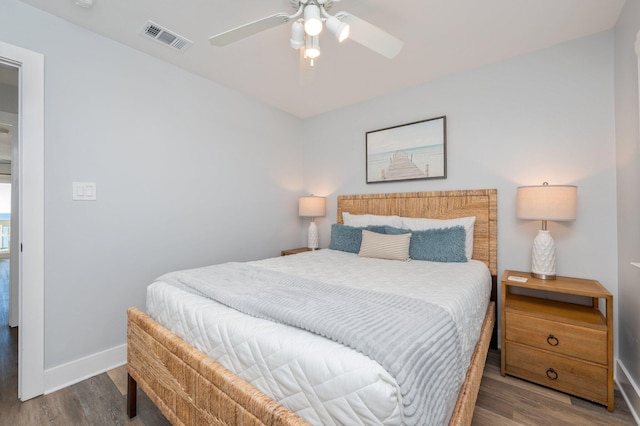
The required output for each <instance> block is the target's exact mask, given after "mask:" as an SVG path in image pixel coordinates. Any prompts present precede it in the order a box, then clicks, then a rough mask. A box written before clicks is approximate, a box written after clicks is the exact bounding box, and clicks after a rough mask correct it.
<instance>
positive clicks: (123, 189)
mask: <svg viewBox="0 0 640 426" xmlns="http://www.w3.org/2000/svg"><path fill="white" fill-rule="evenodd" d="M0 10H2V13H0V40H2V41H5V42H7V43H11V44H14V45H17V46H21V47H24V48H26V49H30V50H33V51H37V52H40V53H43V54H44V55H45V70H46V74H45V121H46V123H45V132H46V133H45V259H46V260H45V335H46V337H45V368H46V369H52V368H54V367H57V366H61V365H63V364H65V363H69V362H74V361H76V360H78V359H80V358H82V357H85V356H90V355H93V354H96V353H99V352H101V351H105V350H109V349H110V348H114V347H121V345H123V344H124V343H125V335H126V308H127V307H129V306H134V305H135V306H138V307H144V297H145V288H146V286H147V285H148V284H149V283H150V282H151V281H152V280H153V279H154V278H155V277H157V276H158V275H160V274H162V273H164V272H166V271H169V270H173V269H178V268H187V267H195V266H198V265H204V264H210V263H214V262H223V261H228V260H248V259H256V258H262V257H267V256H275V255H278V254H279V252H280V250H281V249H283V248H289V247H295V246H297V244H298V243H299V240H300V233H301V222H300V220H299V219H298V217H297V211H296V203H297V197H298V195H299V194H300V192H301V191H302V167H301V162H302V161H301V160H302V150H301V147H300V146H299V142H298V141H299V139H300V124H301V123H300V121H299V120H298V119H297V118H294V117H292V116H290V115H288V114H285V113H282V112H280V111H277V110H275V109H273V108H271V107H268V106H265V105H263V104H260V103H257V102H255V101H253V100H250V99H248V98H246V97H244V96H242V95H240V94H238V93H236V92H233V91H231V90H229V89H226V88H224V87H221V86H219V85H216V84H214V83H211V82H209V81H206V80H204V79H202V78H200V77H197V76H195V75H192V74H189V73H187V72H184V71H182V70H180V69H178V68H176V67H175V66H172V65H169V64H167V63H164V62H161V61H158V60H156V59H154V58H152V57H150V56H148V55H145V54H142V53H140V52H138V51H135V50H132V49H130V48H128V47H125V46H123V45H121V44H118V43H116V42H113V41H110V40H107V39H105V38H103V37H101V36H99V35H96V34H93V33H90V32H88V31H86V30H84V29H82V28H80V27H77V26H74V25H71V24H69V23H67V22H65V21H62V20H60V19H57V18H55V17H53V16H51V15H48V14H46V13H43V12H41V11H39V10H37V9H34V8H32V7H30V6H27V5H25V4H23V3H21V2H19V1H17V0H0ZM73 181H89V182H96V183H97V195H98V199H97V201H96V202H77V201H72V200H71V183H72V182H73Z"/></svg>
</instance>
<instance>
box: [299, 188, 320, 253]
mask: <svg viewBox="0 0 640 426" xmlns="http://www.w3.org/2000/svg"><path fill="white" fill-rule="evenodd" d="M325 211H326V203H325V199H324V198H323V197H314V196H313V195H311V196H309V197H300V199H299V200H298V216H300V217H310V218H311V222H310V223H309V234H308V237H307V238H308V240H307V241H308V242H307V247H309V248H310V249H311V250H315V249H317V248H318V227H317V226H316V222H315V218H316V217H323V216H324V215H325Z"/></svg>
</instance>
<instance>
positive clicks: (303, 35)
mask: <svg viewBox="0 0 640 426" xmlns="http://www.w3.org/2000/svg"><path fill="white" fill-rule="evenodd" d="M338 1H340V0H291V6H292V7H293V8H294V9H296V12H295V13H294V14H293V15H289V14H287V13H276V14H275V15H271V16H267V17H265V18H262V19H258V20H257V21H253V22H249V23H248V24H244V25H241V26H239V27H237V28H233V29H231V30H228V31H225V32H223V33H220V34H217V35H214V36H211V37H209V42H210V43H211V44H212V45H214V46H226V45H228V44H231V43H233V42H236V41H238V40H242V39H244V38H246V37H249V36H252V35H254V34H257V33H259V32H262V31H264V30H268V29H270V28H273V27H277V26H278V25H281V24H286V23H287V22H290V21H293V24H292V26H291V39H290V45H291V47H292V48H294V49H296V50H298V49H301V51H302V53H303V57H304V58H307V59H310V60H311V65H313V61H314V60H315V58H317V57H318V56H319V55H320V40H319V37H318V35H319V34H320V32H321V31H322V28H323V24H324V26H326V27H327V29H328V30H329V31H330V32H331V33H333V34H334V35H335V37H336V38H337V40H338V41H339V42H342V41H344V40H346V39H347V38H349V39H351V40H353V41H355V42H356V43H359V44H361V45H363V46H365V47H367V48H369V49H371V50H373V51H374V52H377V53H379V54H380V55H382V56H385V57H387V58H389V59H391V58H393V57H395V56H396V55H397V54H398V53H400V50H401V49H402V46H403V44H404V42H403V41H402V40H400V39H398V38H396V37H394V36H392V35H391V34H389V33H387V32H385V31H383V30H381V29H380V28H378V27H376V26H375V25H373V24H370V23H369V22H367V21H365V20H363V19H360V18H358V17H357V16H354V15H352V14H350V13H347V12H337V13H336V14H335V15H330V14H329V13H328V11H329V10H330V9H331V7H332V6H333V3H336V2H338Z"/></svg>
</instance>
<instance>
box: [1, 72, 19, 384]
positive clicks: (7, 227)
mask: <svg viewBox="0 0 640 426" xmlns="http://www.w3.org/2000/svg"><path fill="white" fill-rule="evenodd" d="M18 81H19V70H18V68H16V67H15V66H11V65H8V64H3V63H0V93H1V94H2V96H0V327H1V328H0V353H1V355H0V359H2V360H3V362H2V363H1V365H0V368H1V369H2V373H3V376H4V377H5V378H6V379H7V380H3V383H2V392H3V393H5V392H7V393H9V394H15V395H17V388H18V380H17V377H18V331H17V329H16V328H15V327H16V326H17V325H18V318H19V303H18V302H19V298H18V294H19V281H18V275H17V271H18V270H19V267H18V262H19V259H18V253H17V250H16V248H17V247H15V244H13V246H14V247H12V244H11V229H12V228H13V227H12V226H11V225H12V217H13V222H15V225H17V222H18V214H17V206H18V203H17V198H16V199H15V202H14V198H13V197H12V196H11V193H12V192H14V195H16V194H17V191H12V189H16V187H15V186H14V185H13V181H14V179H13V178H12V175H14V173H12V168H11V165H12V163H13V162H16V160H17V158H14V155H17V154H18V150H17V149H15V150H14V146H15V145H16V143H17V140H18V138H17V132H18V127H19V126H18V123H19V121H18V113H19V93H18ZM16 183H17V181H16ZM12 207H14V208H12ZM12 213H15V214H14V215H12ZM16 230H17V227H16ZM16 235H18V233H17V232H16ZM12 249H13V250H12ZM11 272H13V277H11V275H12V274H11ZM10 278H12V279H10Z"/></svg>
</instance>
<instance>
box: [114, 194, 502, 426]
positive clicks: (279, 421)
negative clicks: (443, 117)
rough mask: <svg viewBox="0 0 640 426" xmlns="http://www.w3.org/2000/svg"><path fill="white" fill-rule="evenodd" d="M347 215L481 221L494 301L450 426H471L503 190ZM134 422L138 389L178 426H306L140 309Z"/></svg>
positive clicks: (134, 328)
mask: <svg viewBox="0 0 640 426" xmlns="http://www.w3.org/2000/svg"><path fill="white" fill-rule="evenodd" d="M342 212H349V213H352V214H365V213H370V214H382V215H399V216H405V217H431V218H440V219H451V218H456V217H465V216H475V217H476V222H475V227H474V248H473V253H474V254H473V258H474V259H476V260H480V261H482V262H485V263H486V264H487V266H488V267H489V270H490V271H491V275H492V278H493V288H492V296H491V300H492V302H491V303H490V304H489V308H488V309H487V314H486V316H485V319H484V323H483V325H482V331H481V335H480V339H479V340H478V343H477V344H476V348H475V351H474V353H473V356H472V359H471V364H470V366H469V369H468V370H467V375H466V380H465V382H464V384H463V386H462V388H461V390H460V393H459V394H458V400H457V403H456V407H455V410H454V413H453V416H452V418H451V421H450V423H449V424H450V425H470V424H471V419H472V417H473V409H474V407H475V402H476V398H477V395H478V390H479V388H480V381H481V379H482V372H483V370H484V364H485V361H486V355H487V350H488V348H489V345H490V341H491V340H492V336H493V335H494V332H493V330H494V325H495V298H496V286H497V280H496V277H497V256H496V255H497V214H496V212H497V191H496V190H495V189H487V190H465V191H444V192H413V193H396V194H372V195H350V196H346V195H343V196H338V221H340V222H341V220H342ZM127 344H128V345H127V346H128V349H127V358H128V366H127V370H128V396H127V412H128V414H129V417H130V418H131V417H134V416H135V415H136V394H137V386H140V388H141V389H142V390H144V392H145V393H146V394H147V395H148V396H149V398H150V399H151V400H152V401H153V402H154V403H155V404H156V406H157V407H158V408H159V409H160V411H161V412H162V413H163V414H164V415H165V416H166V418H167V419H168V420H169V421H170V422H171V423H172V424H174V425H229V426H231V425H251V426H252V425H274V426H275V425H291V426H293V425H307V424H308V423H307V422H306V421H304V420H303V419H301V418H300V417H298V416H297V415H296V414H295V413H293V412H291V411H290V410H288V409H287V408H285V407H284V406H282V405H281V404H280V403H278V402H276V401H274V400H273V399H271V398H269V397H268V396H266V395H265V394H263V393H262V392H260V391H259V390H258V389H256V388H255V387H253V386H252V385H250V384H249V383H247V382H246V381H245V380H243V379H241V378H240V377H238V376H236V375H235V374H233V373H231V372H230V371H228V370H227V369H225V368H224V367H222V366H221V365H220V364H218V363H217V362H216V361H215V360H213V359H211V358H209V357H208V356H206V355H205V354H204V353H202V352H200V351H199V350H197V349H196V348H194V347H193V346H191V345H190V344H188V343H186V342H185V341H184V340H182V339H181V338H179V337H178V336H176V335H175V334H173V333H171V332H170V331H169V330H168V329H166V328H165V327H163V326H161V325H160V324H158V323H157V322H155V321H154V320H153V319H151V318H150V317H149V316H147V315H145V314H144V313H142V312H141V311H140V310H138V309H136V308H130V309H129V310H128V325H127Z"/></svg>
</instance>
